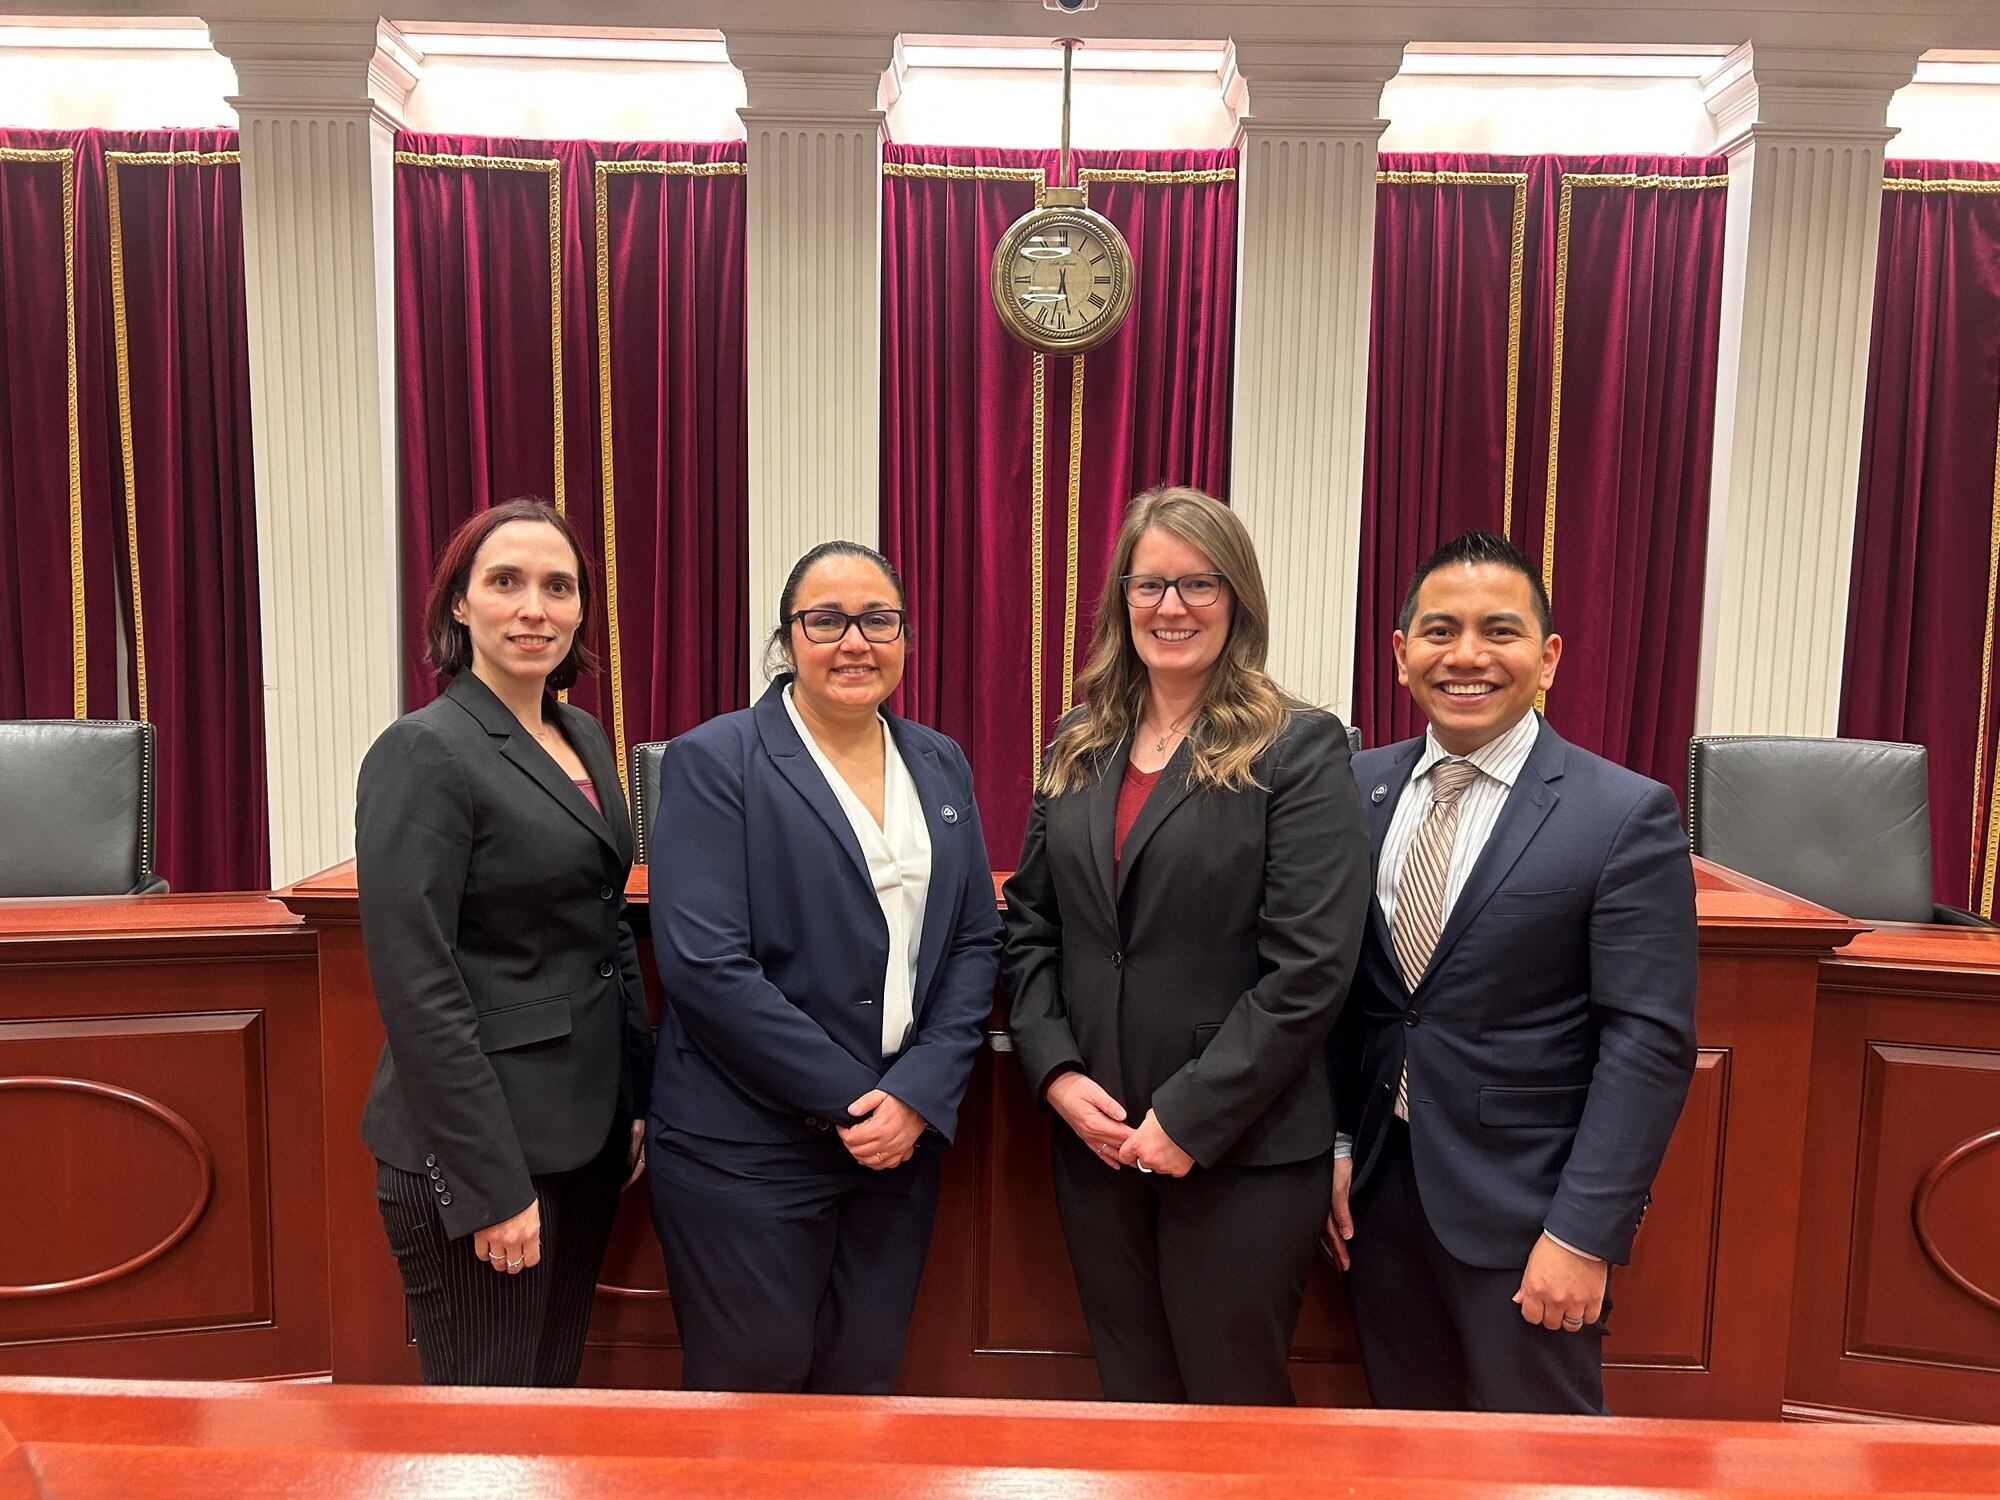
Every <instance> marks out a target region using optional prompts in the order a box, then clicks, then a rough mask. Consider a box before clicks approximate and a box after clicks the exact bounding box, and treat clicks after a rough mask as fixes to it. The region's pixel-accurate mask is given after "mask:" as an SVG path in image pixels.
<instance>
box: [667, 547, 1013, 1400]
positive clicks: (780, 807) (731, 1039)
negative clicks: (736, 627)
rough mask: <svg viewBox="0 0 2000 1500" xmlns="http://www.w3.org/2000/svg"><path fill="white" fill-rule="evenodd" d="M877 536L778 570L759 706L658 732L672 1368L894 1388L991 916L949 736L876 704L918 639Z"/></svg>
mask: <svg viewBox="0 0 2000 1500" xmlns="http://www.w3.org/2000/svg"><path fill="white" fill-rule="evenodd" d="M903 603H904V600H903V587H902V582H901V580H900V579H899V578H897V576H896V572H895V569H894V568H892V567H891V566H890V565H889V562H888V560H887V559H886V558H884V557H883V556H882V555H881V554H880V553H878V552H875V551H873V550H872V549H870V548H867V547H863V546H861V545H859V544H858V543H854V542H826V543H822V544H821V545H820V546H818V547H815V548H814V549H813V550H812V551H810V552H808V553H807V554H806V555H805V556H804V557H803V558H801V559H800V560H799V562H798V564H797V566H795V567H794V568H793V569H792V572H791V576H790V577H789V578H788V579H787V580H786V582H785V588H784V593H783V595H782V596H781V598H780V601H779V617H778V624H777V628H776V630H774V631H773V633H772V636H771V649H770V654H769V660H768V662H767V670H768V669H770V668H775V667H779V666H782V668H783V670H782V672H780V673H779V675H777V676H776V678H775V680H774V681H773V682H772V683H771V686H770V688H769V690H768V691H766V692H765V694H764V696H763V697H762V698H761V699H760V700H759V701H758V702H757V703H756V704H755V705H754V706H753V707H751V708H747V709H743V710H740V711H739V712H736V713H732V714H724V715H722V716H721V717H719V718H715V719H711V720H710V721H709V722H708V723H706V724H704V725H702V726H701V727H700V728H699V729H696V730H694V731H692V732H691V733H688V734H685V735H683V736H681V737H680V738H679V739H677V740H675V741H673V743H672V744H670V745H669V746H668V747H667V751H666V756H665V760H664V762H663V763H662V766H661V771H660V804H659V813H658V819H659V821H658V824H657V826H658V827H659V828H660V829H662V830H663V831H670V835H671V839H672V845H671V847H672V848H673V850H674V858H673V859H672V860H671V861H668V862H665V863H662V864H659V865H656V866H655V867H654V869H653V876H652V889H651V904H652V920H653V948H654V953H655V956H656V958H657V959H658V962H659V969H660V979H661V984H662V988H663V989H664V991H665V998H666V1004H665V1007H664V1009H663V1011H662V1014H661V1018H660V1038H659V1051H658V1054H657V1062H656V1064H655V1066H654V1071H653V1094H652V1108H651V1112H650V1120H649V1126H650V1130H651V1133H652V1137H653V1141H654V1149H653V1150H652V1151H650V1152H649V1153H648V1159H649V1161H650V1164H651V1165H650V1173H651V1185H652V1205H653V1222H654V1225H655V1227H656V1228H657V1229H658V1231H659V1235H660V1243H661V1246H662V1247H663V1249H664V1250H665V1252H666V1262H667V1281H668V1285H669V1286H671V1287H672V1289H673V1296H674V1312H675V1315H676V1317H677V1318H678V1320H679V1323H680V1332H681V1342H682V1348H683V1351H684V1353H683V1360H682V1366H681V1383H682V1385H683V1387H685V1388H686V1389H689V1390H739V1391H840V1392H853V1393H861V1394H871V1393H882V1392H886V1391H888V1390H889V1389H890V1388H891V1387H892V1386H893V1385H894V1383H895V1379H896V1369H897V1366H898V1364H899V1363H900V1362H901V1359H902V1353H903V1337H904V1332H905V1330H906V1328H907V1327H908V1324H909V1319H910V1310H911V1307H912V1306H913V1304H914V1303H915V1301H916V1295H917V1281H918V1278H919V1277H920V1276H921V1274H922V1272H923V1264H924V1255H925V1252H926V1251H927V1250H928V1249H929V1246H930V1234H931V1221H932V1219H933V1217H934V1215H935V1213H936V1209H937V1191H938V1167H939V1154H940V1149H941V1148H942V1147H943V1146H945V1145H948V1144H949V1143H950V1141H951V1137H952V1133H953V1130H954V1129H955V1127H956V1125H957V1120H958V1105H959V1100H960V1099H961V1097H963V1095H964V1093H965V1085H966V1081H967V1079H968V1078H969V1077H970V1075H971V1072H972V1060H973V1057H974V1054H975V1053H976V1052H977V1051H978V1048H979V1044H980V1040H981V1033H982V1030H983V1023H984V1021H985V1018H986V1015H987V1013H988V1011H989V1010H990V1009H991V1007H992V1004H993V986H994V980H995V977H996V974H997V972H998V968H999V948H1000V922H999V916H998V913H997V911H996V909H995V905H994V900H993V882H992V875H991V873H990V867H989V865H988V863H987V858H986V844H985V840H984V839H983V837H982V836H981V834H980V829H979V814H978V810H977V809H976V808H975V807H974V806H973V800H972V772H971V769H970V768H969V767H968V766H967V765H966V761H965V756H964V754H963V753H962V752H961V751H960V750H959V748H958V746H957V745H955V744H953V743H952V742H951V741H950V740H948V739H946V738H945V737H944V736H943V735H941V734H938V733H937V732H936V731H934V730H930V729H926V728H924V726H923V725H921V724H913V723H911V722H910V721H909V720H908V719H904V718H900V717H898V716H897V715H894V714H890V713H887V712H885V711H884V710H883V709H882V704H883V702H884V700H886V699H887V698H888V696H889V695H890V694H891V693H892V692H894V691H895V688H896V684H897V683H898V682H899V681H901V679H902V675H903V663H904V659H905V656H906V654H907V652H908V649H909V635H908V630H907V615H906V613H905V611H904V608H903Z"/></svg>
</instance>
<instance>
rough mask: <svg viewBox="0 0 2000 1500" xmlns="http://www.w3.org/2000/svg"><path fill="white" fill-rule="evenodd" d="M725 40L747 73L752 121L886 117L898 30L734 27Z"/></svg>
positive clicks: (746, 89) (745, 81)
mask: <svg viewBox="0 0 2000 1500" xmlns="http://www.w3.org/2000/svg"><path fill="white" fill-rule="evenodd" d="M723 41H724V44H725V45H726V46H727V47H728V48H729V60H730V62H732V63H734V64H735V65H736V69H737V71H738V72H740V73H741V74H742V75H743V86H744V92H745V95H746V97H747V100H748V102H747V104H746V105H745V107H744V109H743V110H742V111H741V114H742V115H743V118H744V120H745V121H746V122H747V121H749V120H750V119H751V118H752V117H753V116H754V117H757V118H760V119H764V120H769V119H771V118H773V117H783V118H786V119H798V120H852V119H859V118H862V117H864V116H873V117H874V118H875V119H877V120H879V119H880V118H881V117H882V113H883V108H884V106H883V75H884V74H885V73H887V72H889V71H890V70H891V68H892V67H893V66H894V65H895V61H896V37H895V34H894V33H893V32H888V31H884V32H881V33H879V34H873V35H862V36H857V35H854V34H852V33H847V32H815V31H731V32H728V33H727V34H725V36H724V38H723Z"/></svg>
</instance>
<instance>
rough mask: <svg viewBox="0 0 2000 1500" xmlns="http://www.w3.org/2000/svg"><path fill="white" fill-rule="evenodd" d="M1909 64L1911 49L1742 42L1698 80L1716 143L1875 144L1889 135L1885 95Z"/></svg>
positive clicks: (1913, 63)
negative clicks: (1774, 139)
mask: <svg viewBox="0 0 2000 1500" xmlns="http://www.w3.org/2000/svg"><path fill="white" fill-rule="evenodd" d="M1916 70H1917V54H1916V52H1915V51H1914V50H1912V51H1907V52H1903V51H1895V52H1891V51H1883V50H1877V49H1865V50H1864V49H1860V48H1839V47H1773V46H1768V45H1766V46H1759V45H1757V44H1755V43H1751V42H1745V43H1744V44H1743V45H1742V46H1740V47H1738V48H1736V49H1735V50H1734V51H1733V52H1731V53H1730V54H1729V55H1728V56H1727V57H1725V58H1723V60H1722V61H1721V63H1720V64H1718V65H1717V67H1716V68H1715V70H1714V71H1713V72H1711V73H1710V74H1709V75H1708V77H1707V78H1705V79H1703V80H1702V95H1703V102H1704V103H1705V104H1706V106H1707V109H1708V115H1709V118H1710V120H1712V121H1713V122H1714V125H1715V149H1716V150H1718V151H1723V152H1732V151H1737V150H1740V149H1742V148H1743V147H1744V146H1746V145H1748V144H1749V143H1750V142H1751V140H1752V139H1754V138H1757V137H1765V138H1768V137H1770V136H1773V135H1775V134H1780V133H1782V134H1783V135H1784V136H1786V137H1787V138H1788V139H1807V138H1810V139H1816V140H1822V141H1825V142H1827V143H1828V144H1833V143H1837V142H1842V141H1852V142H1855V143H1859V144H1872V145H1880V144H1882V143H1883V142H1885V141H1887V140H1889V139H1890V138H1891V137H1892V136H1893V135H1895V131H1894V130H1892V129H1890V128H1889V126H1888V123H1887V121H1888V115H1889V100H1890V98H1891V97H1892V96H1893V95H1894V94H1895V92H1896V90H1898V89H1900V88H1902V87H1903V86H1904V85H1905V84H1907V83H1908V82H1909V81H1910V79H1911V78H1912V77H1913V76H1914V75H1915V73H1916Z"/></svg>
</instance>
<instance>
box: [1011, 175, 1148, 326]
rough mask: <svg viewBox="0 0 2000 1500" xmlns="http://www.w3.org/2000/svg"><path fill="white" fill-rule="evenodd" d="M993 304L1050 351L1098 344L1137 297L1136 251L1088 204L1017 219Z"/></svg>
mask: <svg viewBox="0 0 2000 1500" xmlns="http://www.w3.org/2000/svg"><path fill="white" fill-rule="evenodd" d="M992 292H993V306H994V309H995V310H996V311H997V312H998V313H999V314H1000V320H1001V322H1003V323H1005V324H1006V325H1007V329H1008V331H1009V332H1010V333H1012V334H1013V335H1014V336H1015V337H1016V338H1018V339H1020V340H1021V341H1022V342H1023V343H1025V344H1028V345H1030V346H1032V347H1033V348H1036V349H1040V350H1042V351H1043V352H1044V353H1048V354H1082V353H1085V352H1086V351H1088V350H1091V349H1095V348H1096V347H1097V346H1098V345H1099V344H1102V343H1103V342H1104V341H1105V340H1106V339H1108V338H1110V337H1111V335H1112V334H1114V333H1116V332H1117V331H1118V326H1119V324H1120V323H1122V322H1123V321H1124V319H1125V313H1126V310H1127V309H1128V308H1129V307H1130V306H1131V303H1132V254H1131V252H1130V251H1129V250H1128V249H1127V248H1126V246H1125V240H1124V237H1123V236H1122V235H1120V234H1119V233H1118V231H1117V229H1116V228H1114V227H1113V226H1112V224H1111V222H1110V221H1109V220H1108V219H1105V218H1104V217H1103V216H1102V215H1099V214H1095V213H1092V212H1091V211H1090V210H1089V209H1087V208H1081V207H1069V206H1064V207H1056V208H1040V209H1036V210H1035V211H1034V212H1032V213H1029V214H1027V215H1025V216H1023V217H1022V218H1020V219H1018V220H1016V221H1015V223H1014V224H1013V226H1012V227H1011V228H1009V229H1008V231H1007V233H1006V234H1005V235H1004V236H1003V237H1002V238H1001V241H1000V244H999V246H998V247H997V249H996V251H995V253H994V257H993V279H992Z"/></svg>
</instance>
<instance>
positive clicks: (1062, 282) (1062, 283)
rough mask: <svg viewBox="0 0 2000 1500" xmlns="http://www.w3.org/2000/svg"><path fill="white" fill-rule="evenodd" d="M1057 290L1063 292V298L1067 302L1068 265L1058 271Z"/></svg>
mask: <svg viewBox="0 0 2000 1500" xmlns="http://www.w3.org/2000/svg"><path fill="white" fill-rule="evenodd" d="M1056 290H1057V291H1058V292H1060V293H1061V294H1062V299H1063V301H1065V302H1067V301H1069V267H1068V266H1064V267H1063V268H1062V269H1061V270H1060V271H1058V272H1056Z"/></svg>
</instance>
